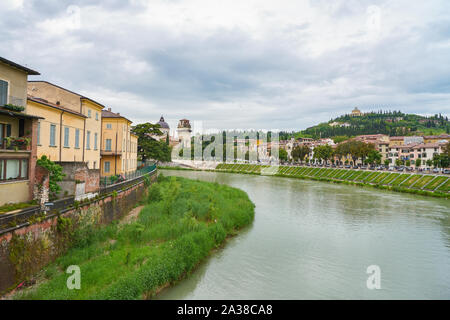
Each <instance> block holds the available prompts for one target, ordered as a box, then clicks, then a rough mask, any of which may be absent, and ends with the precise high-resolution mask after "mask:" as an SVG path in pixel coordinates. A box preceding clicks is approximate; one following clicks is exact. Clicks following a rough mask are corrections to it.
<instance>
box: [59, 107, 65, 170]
mask: <svg viewBox="0 0 450 320" xmlns="http://www.w3.org/2000/svg"><path fill="white" fill-rule="evenodd" d="M64 112H65V111H63V112H61V117H60V120H59V162H61V154H62V132H63V130H62V125H63V124H62V119H63V114H64Z"/></svg>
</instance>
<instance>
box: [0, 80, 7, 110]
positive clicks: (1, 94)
mask: <svg viewBox="0 0 450 320" xmlns="http://www.w3.org/2000/svg"><path fill="white" fill-rule="evenodd" d="M7 102H8V82H6V81H3V80H0V106H4V105H5V104H6V103H7Z"/></svg>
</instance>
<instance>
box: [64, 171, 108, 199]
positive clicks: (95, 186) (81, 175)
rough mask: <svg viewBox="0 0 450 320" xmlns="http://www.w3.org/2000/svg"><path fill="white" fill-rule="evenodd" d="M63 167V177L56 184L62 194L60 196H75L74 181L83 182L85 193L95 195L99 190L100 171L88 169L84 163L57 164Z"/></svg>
mask: <svg viewBox="0 0 450 320" xmlns="http://www.w3.org/2000/svg"><path fill="white" fill-rule="evenodd" d="M58 164H59V165H61V166H62V167H63V173H64V174H65V177H64V178H63V181H61V182H60V183H58V184H59V185H60V186H61V188H62V192H61V193H60V196H61V197H63V196H64V194H65V193H66V192H67V195H74V194H75V181H76V180H78V181H84V182H85V183H86V184H85V192H86V193H96V192H98V191H99V188H100V169H89V168H88V166H87V165H86V163H84V162H58Z"/></svg>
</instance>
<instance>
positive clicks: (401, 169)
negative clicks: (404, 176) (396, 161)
mask: <svg viewBox="0 0 450 320" xmlns="http://www.w3.org/2000/svg"><path fill="white" fill-rule="evenodd" d="M397 171H398V172H402V171H405V168H403V167H398V168H397Z"/></svg>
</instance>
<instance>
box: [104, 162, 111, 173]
mask: <svg viewBox="0 0 450 320" xmlns="http://www.w3.org/2000/svg"><path fill="white" fill-rule="evenodd" d="M110 169H111V163H110V162H109V161H105V172H106V173H109V170H110Z"/></svg>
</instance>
